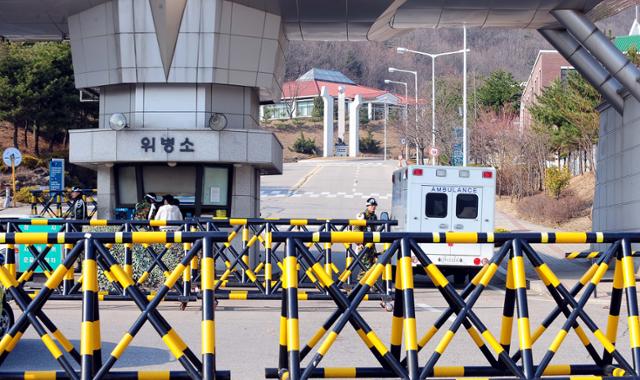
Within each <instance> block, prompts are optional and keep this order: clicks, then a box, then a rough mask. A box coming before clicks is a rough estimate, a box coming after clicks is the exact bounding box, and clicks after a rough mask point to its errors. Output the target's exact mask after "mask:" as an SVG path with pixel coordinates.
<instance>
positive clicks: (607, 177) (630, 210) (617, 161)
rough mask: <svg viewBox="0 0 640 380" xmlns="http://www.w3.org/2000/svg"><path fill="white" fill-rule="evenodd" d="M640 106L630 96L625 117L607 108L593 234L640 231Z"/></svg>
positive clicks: (602, 122)
mask: <svg viewBox="0 0 640 380" xmlns="http://www.w3.org/2000/svg"><path fill="white" fill-rule="evenodd" d="M639 163H640V103H638V101H637V100H636V99H635V98H633V97H632V96H627V97H626V98H625V103H624V116H622V115H620V114H619V113H618V112H616V110H615V109H613V108H611V107H609V106H604V107H602V108H601V113H600V140H599V143H598V161H597V177H596V192H595V198H594V206H593V229H594V231H638V230H640V191H638V189H639V188H640V164H639Z"/></svg>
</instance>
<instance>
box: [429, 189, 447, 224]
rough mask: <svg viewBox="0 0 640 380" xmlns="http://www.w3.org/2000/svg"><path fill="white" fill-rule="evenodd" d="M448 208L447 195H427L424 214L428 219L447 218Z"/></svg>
mask: <svg viewBox="0 0 640 380" xmlns="http://www.w3.org/2000/svg"><path fill="white" fill-rule="evenodd" d="M447 208H448V205H447V194H445V193H428V194H427V197H426V199H425V207H424V213H425V215H426V216H427V218H445V217H446V216H447Z"/></svg>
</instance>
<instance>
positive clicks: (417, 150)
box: [389, 67, 421, 164]
mask: <svg viewBox="0 0 640 380" xmlns="http://www.w3.org/2000/svg"><path fill="white" fill-rule="evenodd" d="M389 72H390V73H395V72H399V73H408V74H413V77H414V79H415V85H416V86H415V90H416V94H415V95H416V96H415V98H416V131H417V130H418V72H417V71H412V70H404V69H398V68H395V67H389ZM408 158H409V157H407V159H408ZM420 162H421V159H420V149H418V144H416V163H418V164H419V163H420Z"/></svg>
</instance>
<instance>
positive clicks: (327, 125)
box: [320, 86, 333, 157]
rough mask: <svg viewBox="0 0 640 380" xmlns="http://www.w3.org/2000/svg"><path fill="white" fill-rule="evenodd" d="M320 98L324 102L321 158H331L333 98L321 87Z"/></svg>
mask: <svg viewBox="0 0 640 380" xmlns="http://www.w3.org/2000/svg"><path fill="white" fill-rule="evenodd" d="M320 96H322V101H323V102H324V133H323V134H322V149H323V153H322V157H331V156H333V96H331V95H329V90H327V87H325V86H322V88H321V89H320Z"/></svg>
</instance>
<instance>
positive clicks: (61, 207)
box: [30, 189, 98, 219]
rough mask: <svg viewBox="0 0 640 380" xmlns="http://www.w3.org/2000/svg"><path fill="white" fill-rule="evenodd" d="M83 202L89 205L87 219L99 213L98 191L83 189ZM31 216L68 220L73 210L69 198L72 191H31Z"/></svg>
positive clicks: (71, 200) (71, 201)
mask: <svg viewBox="0 0 640 380" xmlns="http://www.w3.org/2000/svg"><path fill="white" fill-rule="evenodd" d="M81 191H82V200H83V201H84V203H85V204H86V205H87V218H88V219H91V218H93V216H94V215H95V214H96V213H97V212H98V199H97V193H98V192H97V190H96V189H82V190H81ZM30 192H31V197H30V198H31V200H30V201H31V215H40V216H45V217H51V218H65V219H66V218H68V217H69V216H70V215H71V211H72V209H73V202H74V201H73V199H71V198H69V195H70V194H71V189H67V190H64V191H49V190H31V191H30Z"/></svg>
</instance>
